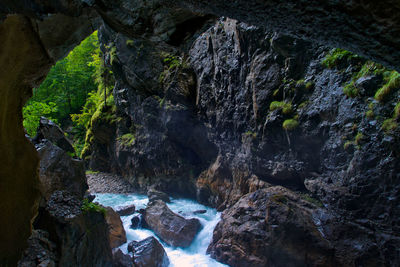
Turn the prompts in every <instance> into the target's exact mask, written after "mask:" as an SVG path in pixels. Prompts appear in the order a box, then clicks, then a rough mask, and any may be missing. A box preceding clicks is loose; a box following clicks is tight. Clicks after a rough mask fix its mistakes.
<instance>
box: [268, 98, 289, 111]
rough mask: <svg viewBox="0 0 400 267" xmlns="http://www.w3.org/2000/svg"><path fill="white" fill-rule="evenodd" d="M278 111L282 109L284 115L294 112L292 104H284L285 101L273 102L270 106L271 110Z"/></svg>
mask: <svg viewBox="0 0 400 267" xmlns="http://www.w3.org/2000/svg"><path fill="white" fill-rule="evenodd" d="M277 109H282V113H283V114H290V113H292V111H293V108H292V103H288V102H284V101H273V102H271V104H270V105H269V110H270V111H274V110H277Z"/></svg>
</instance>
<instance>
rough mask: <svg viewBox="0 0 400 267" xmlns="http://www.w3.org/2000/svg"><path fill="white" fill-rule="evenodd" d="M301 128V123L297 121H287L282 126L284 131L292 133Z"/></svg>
mask: <svg viewBox="0 0 400 267" xmlns="http://www.w3.org/2000/svg"><path fill="white" fill-rule="evenodd" d="M298 126H299V122H298V121H297V120H295V119H288V120H285V121H284V122H283V124H282V127H283V129H285V130H287V131H292V130H294V129H296V128H297V127H298Z"/></svg>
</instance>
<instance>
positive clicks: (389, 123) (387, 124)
mask: <svg viewBox="0 0 400 267" xmlns="http://www.w3.org/2000/svg"><path fill="white" fill-rule="evenodd" d="M397 127H398V124H397V122H396V120H395V119H393V118H390V119H386V120H385V121H384V122H383V123H382V127H381V128H382V130H383V131H384V132H385V133H390V132H393V131H394V130H396V129H397Z"/></svg>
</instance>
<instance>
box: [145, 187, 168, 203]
mask: <svg viewBox="0 0 400 267" xmlns="http://www.w3.org/2000/svg"><path fill="white" fill-rule="evenodd" d="M147 197H148V198H149V202H152V201H155V200H162V201H164V202H166V203H169V202H171V200H170V199H169V196H168V195H167V194H166V193H164V192H161V191H157V190H155V189H149V191H147Z"/></svg>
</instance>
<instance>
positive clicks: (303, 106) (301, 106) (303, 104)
mask: <svg viewBox="0 0 400 267" xmlns="http://www.w3.org/2000/svg"><path fill="white" fill-rule="evenodd" d="M309 103H310V101H308V100H306V101H304V102H302V103H300V105H299V107H298V108H299V109H303V108H305V107H307V105H308V104H309Z"/></svg>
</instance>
